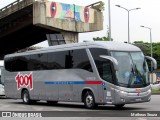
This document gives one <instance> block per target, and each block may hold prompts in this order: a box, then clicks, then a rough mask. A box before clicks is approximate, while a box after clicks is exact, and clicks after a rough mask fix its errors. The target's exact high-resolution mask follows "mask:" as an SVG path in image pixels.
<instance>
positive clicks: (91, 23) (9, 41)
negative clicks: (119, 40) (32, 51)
mask: <svg viewBox="0 0 160 120" xmlns="http://www.w3.org/2000/svg"><path fill="white" fill-rule="evenodd" d="M102 29H103V13H102V12H101V11H99V10H96V9H93V8H92V6H88V7H85V6H84V7H83V6H78V5H74V4H65V3H58V2H51V1H47V0H17V1H15V2H13V3H11V4H9V5H7V6H6V7H4V8H2V9H0V58H1V59H3V56H4V55H5V54H9V53H13V52H16V51H17V50H20V49H23V48H26V47H29V46H31V45H34V44H36V43H39V42H42V41H44V40H46V39H48V40H49V39H50V37H52V35H53V34H62V35H63V37H64V40H65V42H66V43H71V42H78V33H83V32H93V31H99V30H102Z"/></svg>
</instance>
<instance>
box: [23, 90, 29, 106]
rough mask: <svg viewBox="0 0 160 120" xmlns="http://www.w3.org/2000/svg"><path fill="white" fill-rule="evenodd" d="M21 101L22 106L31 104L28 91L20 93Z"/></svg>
mask: <svg viewBox="0 0 160 120" xmlns="http://www.w3.org/2000/svg"><path fill="white" fill-rule="evenodd" d="M22 100H23V103H24V104H30V103H31V100H30V96H29V92H28V90H24V91H23V93H22Z"/></svg>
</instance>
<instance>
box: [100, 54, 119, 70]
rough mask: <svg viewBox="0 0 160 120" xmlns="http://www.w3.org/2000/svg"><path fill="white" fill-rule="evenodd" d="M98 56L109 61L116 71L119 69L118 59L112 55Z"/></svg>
mask: <svg viewBox="0 0 160 120" xmlns="http://www.w3.org/2000/svg"><path fill="white" fill-rule="evenodd" d="M100 57H101V58H104V59H107V60H109V61H111V62H112V63H113V66H114V69H115V70H116V71H118V69H119V66H118V61H117V60H116V59H115V58H114V57H111V56H106V55H100Z"/></svg>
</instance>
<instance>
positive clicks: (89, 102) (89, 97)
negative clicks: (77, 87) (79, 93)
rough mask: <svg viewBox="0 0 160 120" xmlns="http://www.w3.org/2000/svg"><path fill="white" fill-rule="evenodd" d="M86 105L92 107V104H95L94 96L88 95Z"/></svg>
mask: <svg viewBox="0 0 160 120" xmlns="http://www.w3.org/2000/svg"><path fill="white" fill-rule="evenodd" d="M86 105H87V106H88V107H92V106H93V97H92V96H91V95H88V96H87V97H86Z"/></svg>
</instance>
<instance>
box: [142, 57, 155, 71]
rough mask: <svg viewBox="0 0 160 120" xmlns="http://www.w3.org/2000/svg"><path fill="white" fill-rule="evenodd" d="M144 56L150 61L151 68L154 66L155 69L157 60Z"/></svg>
mask: <svg viewBox="0 0 160 120" xmlns="http://www.w3.org/2000/svg"><path fill="white" fill-rule="evenodd" d="M145 58H146V59H148V60H150V61H152V63H153V68H154V70H156V69H157V61H156V60H155V59H154V58H152V57H149V56H145Z"/></svg>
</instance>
